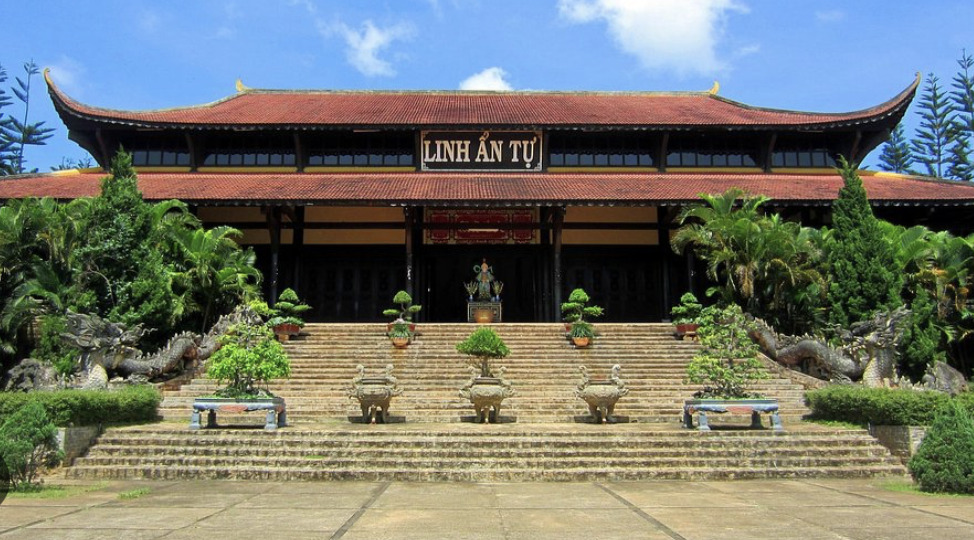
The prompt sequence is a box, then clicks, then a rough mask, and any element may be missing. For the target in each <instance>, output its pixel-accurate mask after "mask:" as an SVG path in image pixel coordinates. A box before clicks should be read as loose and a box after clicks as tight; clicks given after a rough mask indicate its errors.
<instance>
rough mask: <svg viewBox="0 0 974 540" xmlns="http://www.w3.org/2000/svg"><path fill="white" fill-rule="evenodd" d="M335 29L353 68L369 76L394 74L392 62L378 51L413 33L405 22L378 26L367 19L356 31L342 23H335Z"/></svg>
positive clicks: (389, 75)
mask: <svg viewBox="0 0 974 540" xmlns="http://www.w3.org/2000/svg"><path fill="white" fill-rule="evenodd" d="M335 30H336V31H337V32H338V33H339V34H340V35H341V36H342V38H344V39H345V44H346V45H347V46H348V48H347V49H346V50H345V58H347V59H348V62H349V63H350V64H352V66H353V67H354V68H355V69H357V70H359V71H360V72H361V73H362V74H363V75H367V76H369V77H373V76H376V75H383V76H386V77H391V76H393V75H395V74H396V70H394V69H393V68H392V64H390V63H389V62H388V61H386V60H383V59H381V58H379V53H380V52H381V51H382V50H384V49H387V48H388V47H389V45H391V44H392V42H393V41H395V40H398V39H408V38H409V37H410V36H412V34H413V31H412V27H410V26H408V25H406V24H396V25H393V26H389V27H386V28H379V27H378V26H376V25H375V24H373V23H372V21H368V20H367V21H365V22H364V23H362V30H361V31H356V30H354V29H352V28H350V27H349V26H348V25H346V24H344V23H338V24H336V25H335Z"/></svg>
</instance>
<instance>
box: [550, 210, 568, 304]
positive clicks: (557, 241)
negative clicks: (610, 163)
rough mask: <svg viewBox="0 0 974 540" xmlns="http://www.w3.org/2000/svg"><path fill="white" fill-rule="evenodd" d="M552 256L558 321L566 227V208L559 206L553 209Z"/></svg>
mask: <svg viewBox="0 0 974 540" xmlns="http://www.w3.org/2000/svg"><path fill="white" fill-rule="evenodd" d="M551 217H552V242H551V243H552V250H551V253H552V256H551V270H552V282H553V288H554V291H553V294H552V298H553V299H554V306H552V307H553V309H554V319H555V320H557V319H558V313H560V311H561V288H562V284H561V282H562V275H561V233H562V229H563V228H564V225H565V207H563V206H559V207H557V208H552V216H551Z"/></svg>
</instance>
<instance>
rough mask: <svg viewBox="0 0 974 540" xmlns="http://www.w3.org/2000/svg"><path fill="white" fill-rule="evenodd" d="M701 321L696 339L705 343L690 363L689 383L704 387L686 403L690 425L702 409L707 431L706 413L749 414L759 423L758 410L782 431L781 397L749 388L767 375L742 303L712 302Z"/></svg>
mask: <svg viewBox="0 0 974 540" xmlns="http://www.w3.org/2000/svg"><path fill="white" fill-rule="evenodd" d="M699 320H700V328H699V329H698V331H697V337H698V339H699V340H700V345H701V346H702V347H701V349H700V352H698V353H697V354H696V355H695V356H694V357H693V360H692V361H691V362H690V364H689V365H688V366H687V376H686V381H685V382H688V383H693V384H702V385H704V387H703V389H702V390H700V391H698V392H696V393H695V394H694V399H691V400H687V401H686V402H685V403H684V415H683V419H684V423H685V425H686V427H692V425H693V423H692V422H693V420H692V415H693V414H694V413H699V416H698V418H699V429H700V430H702V431H707V430H709V429H710V425H709V423H708V421H707V415H706V413H708V412H714V413H724V412H733V413H747V412H750V413H751V426H752V427H760V426H761V418H760V414H759V413H771V415H772V416H771V419H772V424H773V427H774V429H776V430H781V421H780V419H779V417H778V401H777V400H775V399H767V398H764V397H763V396H760V395H757V394H753V393H751V392H750V391H749V387H750V385H751V384H752V383H754V382H755V381H758V380H761V379H766V378H767V377H768V375H767V372H766V371H765V370H764V366H763V365H762V364H761V362H760V360H758V356H757V355H758V346H757V344H756V343H754V341H752V340H751V338H750V337H749V336H748V332H747V325H748V321H747V320H746V318H745V317H744V312H743V311H741V308H740V306H738V305H736V304H731V305H730V306H727V307H723V308H721V307H717V306H709V307H707V308H705V309H703V310H702V312H701V314H700V319H699Z"/></svg>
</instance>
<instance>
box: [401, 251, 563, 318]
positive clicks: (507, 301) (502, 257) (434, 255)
mask: <svg viewBox="0 0 974 540" xmlns="http://www.w3.org/2000/svg"><path fill="white" fill-rule="evenodd" d="M483 259H486V260H487V264H488V265H490V266H492V267H493V269H494V277H495V279H497V280H500V281H501V282H503V283H504V289H503V292H502V293H501V300H502V301H503V309H504V320H503V322H537V321H541V320H544V319H543V316H544V315H543V313H544V311H543V306H544V302H545V301H546V299H547V296H548V295H547V294H546V291H545V287H544V286H543V284H544V282H545V277H544V270H545V268H546V265H545V260H544V256H543V250H542V248H541V247H540V246H426V247H425V248H424V252H423V256H422V272H421V283H420V288H421V290H422V291H423V302H424V303H425V304H426V305H424V307H423V311H424V313H425V315H426V320H429V321H433V322H466V320H467V292H466V290H464V287H463V284H464V283H468V282H470V281H473V280H474V279H475V278H476V277H477V274H476V273H475V272H474V267H475V266H477V267H479V265H480V263H481V261H482V260H483Z"/></svg>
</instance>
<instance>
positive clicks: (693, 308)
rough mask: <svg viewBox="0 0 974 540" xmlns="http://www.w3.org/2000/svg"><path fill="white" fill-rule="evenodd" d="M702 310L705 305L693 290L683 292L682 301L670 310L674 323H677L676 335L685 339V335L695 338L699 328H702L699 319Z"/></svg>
mask: <svg viewBox="0 0 974 540" xmlns="http://www.w3.org/2000/svg"><path fill="white" fill-rule="evenodd" d="M702 310H703V305H701V304H700V302H699V301H698V300H697V297H696V296H694V294H693V293H692V292H686V293H683V296H681V297H680V303H679V304H678V305H675V306H673V308H672V309H671V310H670V316H671V317H673V324H674V325H676V337H678V338H680V339H683V338H684V337H689V338H695V337H696V336H697V329H698V328H700V323H699V322H697V321H698V319H699V318H700V312H701V311H702Z"/></svg>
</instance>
